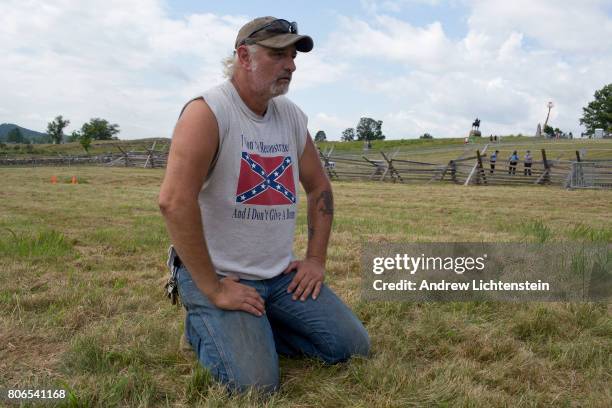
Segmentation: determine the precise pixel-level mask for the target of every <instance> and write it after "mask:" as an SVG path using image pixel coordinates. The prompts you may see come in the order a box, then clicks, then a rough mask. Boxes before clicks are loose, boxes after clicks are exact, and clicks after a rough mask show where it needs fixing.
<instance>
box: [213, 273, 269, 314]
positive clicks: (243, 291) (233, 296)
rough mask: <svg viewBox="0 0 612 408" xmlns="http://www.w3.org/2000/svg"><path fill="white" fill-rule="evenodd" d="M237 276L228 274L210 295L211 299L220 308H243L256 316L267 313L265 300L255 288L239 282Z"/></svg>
mask: <svg viewBox="0 0 612 408" xmlns="http://www.w3.org/2000/svg"><path fill="white" fill-rule="evenodd" d="M239 280H240V279H239V278H238V277H237V276H226V277H225V278H222V279H221V280H219V285H218V286H217V288H215V290H214V291H213V292H212V293H210V294H209V295H208V298H209V299H210V301H211V302H212V303H213V304H214V305H215V306H217V307H218V308H219V309H224V310H242V311H245V312H248V313H251V314H254V315H255V316H262V315H263V314H264V313H266V309H265V305H264V300H263V299H262V297H261V296H260V295H259V293H258V292H257V290H255V289H254V288H252V287H250V286H247V285H244V284H242V283H239V282H238V281H239Z"/></svg>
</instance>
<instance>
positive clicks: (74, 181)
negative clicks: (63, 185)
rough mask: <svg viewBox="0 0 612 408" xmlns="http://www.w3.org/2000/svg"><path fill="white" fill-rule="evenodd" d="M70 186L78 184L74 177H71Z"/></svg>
mask: <svg viewBox="0 0 612 408" xmlns="http://www.w3.org/2000/svg"><path fill="white" fill-rule="evenodd" d="M71 184H79V182H78V181H77V178H76V176H72V181H71Z"/></svg>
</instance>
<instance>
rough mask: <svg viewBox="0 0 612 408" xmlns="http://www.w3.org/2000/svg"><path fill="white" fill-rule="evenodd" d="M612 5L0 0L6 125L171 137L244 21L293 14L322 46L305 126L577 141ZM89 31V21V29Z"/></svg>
mask: <svg viewBox="0 0 612 408" xmlns="http://www.w3.org/2000/svg"><path fill="white" fill-rule="evenodd" d="M611 11H612V1H610V0H606V1H600V0H584V1H580V2H575V1H570V0H556V1H553V0H539V1H535V2H534V1H529V0H515V1H513V2H503V3H502V2H496V1H488V0H455V1H441V0H440V1H439V0H395V1H393V0H384V1H375V0H367V1H366V0H363V1H334V2H332V1H308V2H305V1H300V2H286V1H283V2H280V1H265V2H264V1H248V2H247V1H225V2H212V1H187V0H179V1H162V0H132V1H119V0H105V1H103V0H88V1H83V2H77V1H73V0H55V1H50V2H49V1H46V2H45V1H29V2H23V1H16V0H6V1H3V2H2V3H0V46H1V47H2V50H3V51H4V57H3V64H1V65H0V88H1V89H2V93H3V98H2V99H3V103H2V104H0V122H11V123H17V124H19V125H21V126H25V127H28V128H31V129H35V130H44V129H45V128H46V123H47V122H48V121H50V120H51V119H52V118H53V117H55V116H56V115H59V114H62V115H64V117H67V118H68V119H70V120H71V125H70V127H69V129H68V130H69V131H71V130H73V129H77V128H79V127H80V126H81V125H82V123H83V122H85V121H87V120H89V119H90V118H92V117H103V118H105V119H108V120H109V121H111V122H113V123H118V124H119V125H120V129H121V133H120V135H119V136H120V137H121V138H123V139H136V138H143V137H170V135H171V134H172V129H173V126H174V124H175V121H176V117H177V115H178V112H179V111H180V109H181V107H182V105H183V103H184V102H185V101H186V100H188V99H189V98H190V97H192V96H194V95H197V94H198V93H200V92H201V91H203V90H205V89H206V88H208V87H210V86H214V85H215V84H217V83H219V82H221V81H223V80H224V79H223V77H222V75H221V65H220V60H221V59H222V58H223V57H225V56H227V55H228V54H229V53H231V51H232V46H233V42H234V39H235V36H236V33H237V30H238V29H239V28H240V26H241V25H242V24H244V23H245V22H247V21H248V20H250V19H252V18H254V17H257V16H261V15H274V16H277V17H280V18H286V19H289V20H295V21H297V22H298V24H299V28H300V32H303V33H306V34H309V35H311V36H312V37H313V39H314V41H315V49H314V50H313V52H311V53H308V54H303V55H299V56H298V58H297V60H296V63H297V71H296V74H295V76H294V80H293V81H292V85H291V89H290V91H289V95H288V96H289V97H290V98H291V99H293V100H294V101H295V102H296V103H298V104H299V105H300V107H301V108H302V110H304V112H305V113H306V114H307V115H308V117H309V129H310V131H311V133H314V132H316V131H318V130H324V131H325V132H326V133H327V135H328V138H329V139H332V140H337V139H339V137H340V134H341V131H342V130H343V129H345V128H347V127H354V126H356V124H357V122H358V120H359V118H360V117H362V116H370V117H373V118H375V119H378V120H382V121H383V132H384V133H385V134H386V136H387V138H391V139H400V138H415V137H418V136H419V135H421V134H423V133H424V132H428V133H431V134H433V135H434V137H459V136H465V135H466V133H467V132H468V131H469V129H470V125H471V123H472V121H473V119H474V118H475V117H476V116H478V117H479V118H480V119H481V120H482V124H481V130H482V131H483V133H484V134H511V133H512V134H516V133H523V134H533V133H534V132H535V129H536V126H537V124H538V123H542V122H543V121H544V119H545V116H546V103H547V102H548V101H549V100H552V101H553V102H554V103H555V108H554V109H553V111H552V113H551V121H550V123H551V124H552V125H553V126H555V127H560V128H561V129H563V130H566V131H572V132H573V133H574V134H579V133H580V132H581V131H582V130H583V129H582V128H581V127H580V125H579V122H578V121H579V118H580V116H581V114H582V110H581V108H582V107H583V106H584V105H585V104H586V103H588V101H589V100H590V99H591V98H592V95H593V93H594V91H595V90H596V89H599V88H601V87H602V86H604V85H605V84H607V83H610V82H612V75H611V74H610V73H611V72H612V41H610V40H609V38H612V18H611V15H612V13H611ZM83 22H85V23H83Z"/></svg>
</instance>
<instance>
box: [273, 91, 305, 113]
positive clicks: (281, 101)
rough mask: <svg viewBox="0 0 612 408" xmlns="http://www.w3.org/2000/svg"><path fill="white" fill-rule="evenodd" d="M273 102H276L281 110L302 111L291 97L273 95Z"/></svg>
mask: <svg viewBox="0 0 612 408" xmlns="http://www.w3.org/2000/svg"><path fill="white" fill-rule="evenodd" d="M274 103H275V104H276V106H277V107H278V108H279V110H280V111H281V112H289V113H296V112H299V113H302V110H301V109H300V107H299V106H298V105H297V104H296V103H295V102H293V101H292V100H291V99H289V98H287V97H286V96H284V95H280V96H277V97H275V98H274ZM302 114H303V113H302Z"/></svg>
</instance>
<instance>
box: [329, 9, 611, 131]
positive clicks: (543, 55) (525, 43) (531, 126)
mask: <svg viewBox="0 0 612 408" xmlns="http://www.w3.org/2000/svg"><path fill="white" fill-rule="evenodd" d="M372 4H374V5H375V6H377V7H378V8H377V9H376V10H380V5H381V3H380V2H373V3H372ZM467 4H468V5H470V7H471V9H470V17H469V19H468V25H467V33H466V35H465V36H464V37H463V38H461V39H458V40H452V39H450V38H449V37H447V36H446V35H445V33H444V28H443V26H442V25H441V24H440V23H437V22H436V23H433V24H429V25H425V26H423V27H419V26H414V25H410V24H408V23H406V22H403V21H401V20H399V19H397V18H393V17H389V16H384V15H382V16H381V15H376V16H375V17H373V18H370V19H368V20H367V21H366V20H363V19H360V18H357V17H350V18H349V17H341V18H340V27H339V29H338V31H337V33H335V34H332V36H331V37H330V41H329V44H327V46H328V47H330V48H332V49H336V50H337V51H338V53H339V57H340V59H342V60H345V61H349V62H350V63H352V66H372V65H376V66H381V67H393V69H391V70H390V71H389V72H390V73H389V74H384V73H381V72H384V71H383V69H384V68H381V69H379V70H378V71H377V72H379V73H381V74H379V75H372V74H371V72H368V71H365V70H362V71H359V70H356V72H352V75H351V78H350V81H351V82H353V83H355V84H356V85H357V88H358V89H359V90H360V91H361V92H366V93H369V94H370V95H371V97H370V98H368V106H369V107H370V108H371V110H373V111H374V112H373V113H372V115H374V117H378V118H381V119H383V122H384V124H383V130H384V131H385V133H387V134H388V135H390V136H391V137H394V138H397V137H415V136H418V135H419V134H422V133H423V132H429V133H432V134H434V135H435V136H462V135H464V134H465V133H467V131H468V130H469V128H470V125H471V123H472V120H473V119H474V118H475V117H476V116H479V117H480V118H481V119H482V126H483V132H484V133H498V134H509V133H514V134H516V133H519V132H520V133H523V134H533V133H534V132H535V128H536V126H537V123H538V122H539V123H542V122H543V121H544V118H545V115H546V108H545V104H546V102H547V101H549V100H553V101H555V105H556V106H555V108H554V109H553V112H552V113H551V123H552V124H553V125H554V126H558V127H560V128H562V129H564V130H567V131H573V132H574V133H575V134H576V133H579V132H580V127H579V122H578V120H579V118H580V116H581V114H582V109H581V107H582V106H584V105H585V104H586V103H587V102H588V100H589V99H590V98H591V96H592V94H593V92H594V91H595V90H596V89H599V88H601V87H602V86H603V85H604V84H606V83H609V81H610V76H609V73H610V72H612V42H611V41H609V40H605V39H606V38H612V31H611V28H612V20H611V19H610V17H609V16H608V15H607V14H606V13H605V12H604V11H603V10H602V7H603V6H602V5H603V2H600V1H594V0H591V1H587V2H569V1H563V2H561V3H559V2H556V1H555V2H553V1H539V2H536V3H535V4H533V3H531V2H527V1H523V0H520V1H518V2H506V3H499V2H492V1H480V0H477V1H472V2H468V3H467ZM348 27H352V30H353V32H354V33H355V34H354V35H352V36H350V38H347V37H346V36H343V33H345V32H346V30H347V29H348ZM383 106H384V107H383ZM362 110H363V109H359V108H357V109H354V112H353V113H354V114H355V119H357V118H358V116H359V115H361V113H362ZM376 115H378V116H376Z"/></svg>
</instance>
